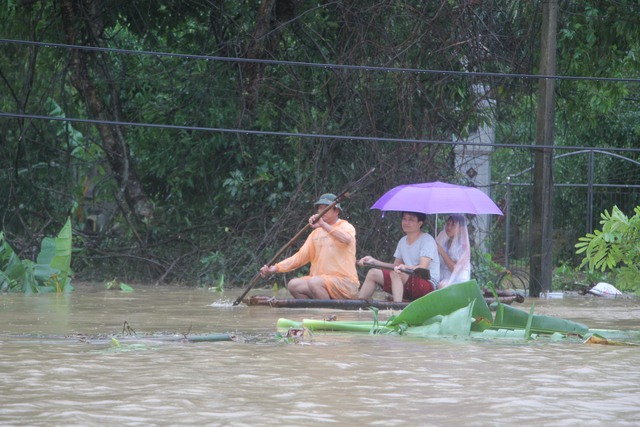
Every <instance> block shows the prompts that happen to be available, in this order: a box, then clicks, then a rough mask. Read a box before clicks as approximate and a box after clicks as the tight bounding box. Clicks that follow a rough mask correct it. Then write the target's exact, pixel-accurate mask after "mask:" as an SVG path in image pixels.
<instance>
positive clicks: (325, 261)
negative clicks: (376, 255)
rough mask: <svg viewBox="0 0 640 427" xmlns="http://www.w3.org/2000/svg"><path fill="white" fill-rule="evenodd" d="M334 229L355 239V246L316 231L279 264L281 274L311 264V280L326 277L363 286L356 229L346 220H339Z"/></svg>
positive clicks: (352, 241) (353, 240)
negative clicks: (359, 276)
mask: <svg viewBox="0 0 640 427" xmlns="http://www.w3.org/2000/svg"><path fill="white" fill-rule="evenodd" d="M333 227H334V228H335V229H337V230H340V231H342V232H344V233H348V234H350V235H351V236H352V237H353V238H352V239H351V243H348V244H344V243H340V242H338V241H337V240H336V239H335V238H334V237H332V236H331V234H329V233H327V232H326V231H325V230H324V228H322V227H319V228H316V229H315V230H313V231H312V232H311V234H309V236H308V237H307V240H306V241H305V242H304V245H302V247H301V248H300V250H299V251H298V252H296V253H295V254H293V255H292V256H290V257H289V258H287V259H285V260H283V261H281V262H279V263H277V264H276V269H277V271H278V273H286V272H287V271H292V270H295V269H296V268H299V267H302V266H303V265H305V264H308V263H311V268H310V270H309V275H311V276H319V275H323V274H325V275H328V276H337V277H341V278H346V279H349V280H350V281H351V282H353V283H359V280H358V272H357V271H356V229H355V228H354V227H353V225H351V224H350V223H349V222H347V221H346V220H344V219H339V220H338V222H336V223H335V224H333Z"/></svg>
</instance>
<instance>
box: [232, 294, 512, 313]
mask: <svg viewBox="0 0 640 427" xmlns="http://www.w3.org/2000/svg"><path fill="white" fill-rule="evenodd" d="M484 300H485V302H486V303H487V305H491V304H492V303H494V302H496V299H495V298H494V297H493V295H492V294H491V296H487V295H486V294H485V296H484ZM498 300H499V301H500V302H501V303H502V304H507V305H511V304H512V303H513V302H514V301H515V302H518V303H522V302H524V297H523V296H522V295H520V294H517V293H514V292H510V291H502V292H498ZM242 302H244V303H245V304H246V305H249V306H267V307H278V308H329V309H340V310H360V309H368V308H369V307H375V308H377V309H379V310H402V309H404V308H405V307H406V306H407V305H409V302H393V301H380V300H373V301H369V300H364V299H295V298H289V299H286V298H274V297H269V296H266V295H254V296H252V297H249V298H244V299H243V300H242Z"/></svg>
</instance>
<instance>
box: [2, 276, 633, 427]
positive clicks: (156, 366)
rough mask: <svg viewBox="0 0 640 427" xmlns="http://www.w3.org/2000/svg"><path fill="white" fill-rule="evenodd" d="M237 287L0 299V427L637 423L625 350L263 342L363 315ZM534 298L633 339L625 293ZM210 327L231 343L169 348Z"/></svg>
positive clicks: (353, 340) (387, 340)
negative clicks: (244, 300) (293, 325)
mask: <svg viewBox="0 0 640 427" xmlns="http://www.w3.org/2000/svg"><path fill="white" fill-rule="evenodd" d="M239 293H240V290H238V291H237V292H234V291H226V292H225V293H224V294H222V295H221V294H219V293H215V292H212V291H209V290H206V289H195V288H170V287H136V289H135V291H134V292H132V293H124V292H121V291H113V290H109V291H107V290H105V289H104V287H103V286H102V285H101V284H96V285H93V286H90V285H83V286H77V290H76V291H75V292H73V293H71V294H68V295H34V296H25V295H21V294H1V295H0V308H1V310H0V325H1V329H0V376H1V378H2V381H1V382H0V397H1V399H2V402H1V404H0V424H1V425H15V426H18V425H29V426H44V425H47V426H62V425H64V426H68V425H82V426H94V425H95V426H98V425H100V426H103V425H126V426H165V425H207V426H316V425H336V426H348V425H371V426H376V425H379V426H502V425H505V426H506V425H520V426H574V425H580V426H637V425H639V423H640V347H638V346H605V345H593V344H582V343H576V342H571V343H569V342H551V341H549V340H544V341H543V340H539V341H533V342H526V343H525V342H516V341H507V340H488V341H482V342H479V341H471V340H436V339H429V340H427V339H417V338H408V337H392V336H370V335H367V334H357V333H340V332H315V333H314V334H313V336H312V337H310V338H308V339H303V340H301V341H299V342H297V343H287V342H283V341H281V340H278V337H277V336H276V321H277V319H278V318H280V317H285V318H288V319H293V320H302V319H303V318H318V319H322V318H325V317H327V316H330V315H332V314H336V315H337V318H338V320H371V319H372V316H371V314H370V313H369V312H367V311H339V310H338V311H336V310H326V309H324V310H321V309H288V308H268V307H247V306H245V305H243V304H242V305H239V306H237V307H232V306H231V301H233V300H234V299H235V298H236V296H237V295H239ZM254 293H260V292H257V291H256V292H254ZM263 293H264V292H263ZM267 294H268V293H267ZM281 296H282V297H285V296H284V295H281ZM532 303H533V304H535V312H536V313H537V314H547V315H552V316H558V317H562V318H566V319H571V320H575V321H579V322H582V323H585V324H586V325H588V326H589V327H591V328H601V329H635V330H638V329H640V301H639V300H638V299H634V298H623V299H603V298H597V297H578V296H576V297H571V298H569V297H565V298H563V299H553V300H542V299H527V300H526V301H525V302H524V303H523V304H515V303H514V306H517V307H518V308H521V309H523V310H525V311H527V312H528V311H529V308H530V307H531V304H532ZM390 313H391V312H381V316H380V317H381V318H384V317H386V316H388V315H389V314H390ZM125 321H126V322H127V325H129V327H130V328H131V329H130V330H129V332H131V331H135V333H136V337H148V336H151V335H153V336H159V335H160V334H163V335H162V336H165V337H176V340H175V341H163V340H153V339H149V340H140V341H139V342H136V343H135V344H133V343H130V341H128V340H127V337H123V335H122V334H123V329H124V327H125V323H124V322H125ZM125 332H127V331H126V330H125ZM217 333H229V334H232V335H233V336H234V337H235V338H234V340H232V341H219V342H197V343H196V342H184V341H180V339H179V338H180V337H183V336H184V335H183V334H186V335H187V336H189V335H195V334H217ZM111 336H114V337H116V338H117V339H119V341H118V342H117V343H116V342H115V341H112V340H111ZM132 342H133V341H132ZM118 344H119V346H118Z"/></svg>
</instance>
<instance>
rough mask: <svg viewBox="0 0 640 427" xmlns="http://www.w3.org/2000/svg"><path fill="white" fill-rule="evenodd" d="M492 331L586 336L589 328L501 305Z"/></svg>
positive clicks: (569, 321) (580, 324)
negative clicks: (503, 330) (521, 331)
mask: <svg viewBox="0 0 640 427" xmlns="http://www.w3.org/2000/svg"><path fill="white" fill-rule="evenodd" d="M491 329H525V330H526V331H527V333H529V332H530V333H537V334H553V333H554V332H558V333H561V334H567V335H584V334H586V333H587V332H589V328H588V327H587V326H586V325H583V324H582V323H578V322H573V321H571V320H566V319H560V318H558V317H551V316H542V315H535V314H532V313H527V312H525V311H523V310H520V309H517V308H514V307H511V306H509V305H505V304H500V306H498V308H497V310H496V316H495V320H494V322H493V325H492V326H491Z"/></svg>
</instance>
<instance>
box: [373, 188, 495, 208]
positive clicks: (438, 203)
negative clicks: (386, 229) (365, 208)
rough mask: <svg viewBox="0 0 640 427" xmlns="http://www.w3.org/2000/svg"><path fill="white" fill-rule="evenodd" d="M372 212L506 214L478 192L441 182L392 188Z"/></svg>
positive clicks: (376, 203) (375, 204)
mask: <svg viewBox="0 0 640 427" xmlns="http://www.w3.org/2000/svg"><path fill="white" fill-rule="evenodd" d="M371 209H380V210H381V211H400V212H406V211H409V212H422V213H425V214H444V213H468V214H475V215H480V214H496V215H502V211H501V210H500V208H499V207H498V206H497V205H496V204H495V203H494V202H493V200H491V198H490V197H489V196H487V195H486V194H485V193H483V192H482V191H480V190H478V189H477V188H473V187H465V186H463V185H454V184H447V183H446V182H440V181H436V182H425V183H422V184H407V185H400V186H398V187H395V188H392V189H391V190H389V191H387V192H386V193H385V194H384V195H383V196H382V197H380V198H379V199H378V201H377V202H375V203H374V204H373V206H371Z"/></svg>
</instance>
